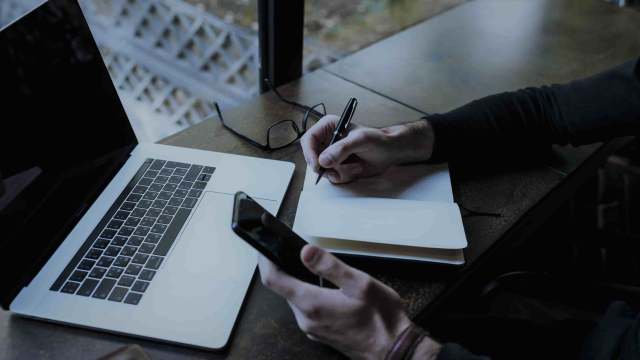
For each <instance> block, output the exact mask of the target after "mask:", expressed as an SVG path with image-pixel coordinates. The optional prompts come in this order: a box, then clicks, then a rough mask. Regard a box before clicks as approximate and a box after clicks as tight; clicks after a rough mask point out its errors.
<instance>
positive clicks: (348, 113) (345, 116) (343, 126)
mask: <svg viewBox="0 0 640 360" xmlns="http://www.w3.org/2000/svg"><path fill="white" fill-rule="evenodd" d="M357 107H358V100H356V98H351V99H349V101H348V102H347V106H345V108H344V110H343V111H342V116H340V120H339V121H338V125H337V126H336V129H335V130H334V131H333V136H332V137H331V142H330V143H329V146H331V145H333V144H335V143H336V142H338V141H339V140H340V139H342V138H343V137H345V136H346V135H347V133H348V132H349V125H351V119H352V118H353V114H354V113H355V112H356V108H357ZM329 146H327V147H329ZM325 171H326V169H324V168H321V169H320V172H319V173H318V179H317V180H316V185H318V183H319V182H320V179H322V175H323V174H324V172H325Z"/></svg>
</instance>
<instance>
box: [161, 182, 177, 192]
mask: <svg viewBox="0 0 640 360" xmlns="http://www.w3.org/2000/svg"><path fill="white" fill-rule="evenodd" d="M177 188H178V185H176V184H167V185H165V186H164V188H163V189H162V190H163V191H166V192H168V193H173V192H174V191H176V189H177Z"/></svg>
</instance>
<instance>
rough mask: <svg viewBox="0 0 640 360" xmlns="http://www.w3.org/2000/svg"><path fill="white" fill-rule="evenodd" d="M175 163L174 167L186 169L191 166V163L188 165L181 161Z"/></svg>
mask: <svg viewBox="0 0 640 360" xmlns="http://www.w3.org/2000/svg"><path fill="white" fill-rule="evenodd" d="M169 162H171V161H169ZM175 164H176V166H175V167H177V168H185V169H188V168H189V167H191V165H189V164H187V163H183V162H177V163H175ZM166 167H169V166H166Z"/></svg>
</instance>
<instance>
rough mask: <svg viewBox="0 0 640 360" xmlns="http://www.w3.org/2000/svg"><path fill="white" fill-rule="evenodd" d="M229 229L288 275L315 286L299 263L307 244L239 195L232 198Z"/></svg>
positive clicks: (278, 221) (306, 270) (282, 224)
mask: <svg viewBox="0 0 640 360" xmlns="http://www.w3.org/2000/svg"><path fill="white" fill-rule="evenodd" d="M231 228H232V229H233V231H234V232H235V233H236V234H237V235H238V236H240V237H241V238H242V239H243V240H244V241H246V242H247V243H249V245H251V246H253V247H254V248H255V249H256V250H258V251H259V252H260V253H262V254H263V255H264V256H266V257H267V259H269V260H271V261H272V262H273V263H274V264H276V265H277V266H278V267H279V268H280V269H282V270H283V271H284V272H286V273H287V274H289V275H292V276H294V277H296V278H298V279H300V280H302V281H306V282H309V283H312V284H318V277H317V276H316V275H314V274H313V273H312V272H310V271H309V270H308V269H307V268H306V267H305V266H304V264H303V263H302V260H300V251H302V248H303V247H304V246H305V245H306V244H307V242H306V241H304V239H302V238H301V237H300V236H298V235H297V234H296V233H294V232H293V230H291V228H289V226H287V225H286V224H284V223H283V222H281V221H280V220H278V219H277V218H276V217H274V216H273V215H271V214H270V213H269V212H268V211H267V210H265V209H264V208H263V207H262V206H260V204H258V203H257V202H256V201H255V200H253V199H252V198H251V197H249V195H247V194H245V193H244V192H242V191H239V192H237V193H236V195H235V201H234V205H233V218H232V220H231Z"/></svg>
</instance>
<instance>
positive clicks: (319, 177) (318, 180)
mask: <svg viewBox="0 0 640 360" xmlns="http://www.w3.org/2000/svg"><path fill="white" fill-rule="evenodd" d="M320 179H322V176H318V179H316V185H318V183H319V182H320Z"/></svg>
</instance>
